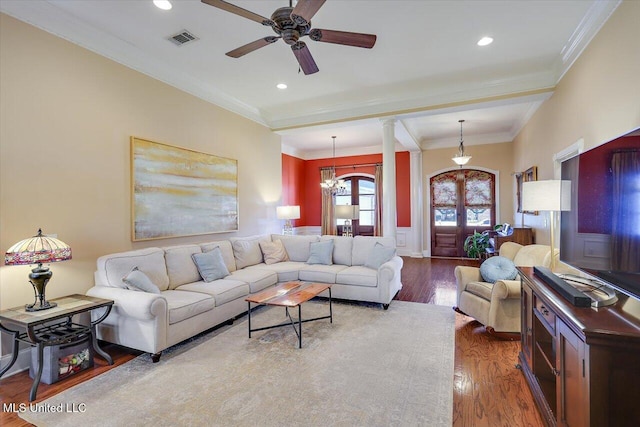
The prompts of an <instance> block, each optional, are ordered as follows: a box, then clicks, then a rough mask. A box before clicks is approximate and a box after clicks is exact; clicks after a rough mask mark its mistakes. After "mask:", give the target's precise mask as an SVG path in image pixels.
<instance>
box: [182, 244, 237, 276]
mask: <svg viewBox="0 0 640 427" xmlns="http://www.w3.org/2000/svg"><path fill="white" fill-rule="evenodd" d="M191 259H193V262H194V263H195V264H196V267H198V272H199V273H200V276H201V277H202V280H204V281H205V282H213V281H214V280H218V279H223V278H225V277H227V276H228V275H229V269H227V265H226V264H225V263H224V259H223V258H222V252H221V251H220V248H214V249H213V250H212V251H209V252H204V253H201V254H192V255H191Z"/></svg>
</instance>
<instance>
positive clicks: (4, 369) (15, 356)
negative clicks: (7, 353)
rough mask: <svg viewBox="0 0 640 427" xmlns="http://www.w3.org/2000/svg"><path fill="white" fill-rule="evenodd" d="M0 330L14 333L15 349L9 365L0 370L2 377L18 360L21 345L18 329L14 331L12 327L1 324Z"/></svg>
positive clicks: (0, 376)
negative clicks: (19, 343)
mask: <svg viewBox="0 0 640 427" xmlns="http://www.w3.org/2000/svg"><path fill="white" fill-rule="evenodd" d="M0 330H2V331H4V332H6V333H8V334H11V335H13V350H12V351H11V360H10V361H9V364H8V365H7V366H5V367H4V368H2V370H1V371H0V378H2V376H3V375H4V374H5V373H6V372H7V371H8V370H9V369H11V367H12V366H13V364H14V363H16V360H18V350H19V345H18V331H12V330H11V329H7V328H5V327H4V326H2V325H1V324H0Z"/></svg>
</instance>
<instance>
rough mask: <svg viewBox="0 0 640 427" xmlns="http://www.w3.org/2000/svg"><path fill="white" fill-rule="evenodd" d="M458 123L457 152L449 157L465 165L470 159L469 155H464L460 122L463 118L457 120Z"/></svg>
mask: <svg viewBox="0 0 640 427" xmlns="http://www.w3.org/2000/svg"><path fill="white" fill-rule="evenodd" d="M458 122H459V123H460V146H459V147H458V154H457V155H455V156H454V157H452V158H451V160H453V161H454V162H455V163H456V164H457V165H460V167H462V165H466V164H467V163H468V162H469V160H471V156H465V155H464V141H463V140H462V123H464V120H458Z"/></svg>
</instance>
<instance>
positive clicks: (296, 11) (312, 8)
mask: <svg viewBox="0 0 640 427" xmlns="http://www.w3.org/2000/svg"><path fill="white" fill-rule="evenodd" d="M325 1H326V0H298V4H296V7H294V8H293V10H292V11H291V19H292V20H293V22H295V23H296V24H298V25H300V26H304V25H307V24H308V23H309V21H311V18H313V15H315V14H316V12H317V11H318V9H320V8H321V7H322V5H323V4H324V2H325Z"/></svg>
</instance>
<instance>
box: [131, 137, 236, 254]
mask: <svg viewBox="0 0 640 427" xmlns="http://www.w3.org/2000/svg"><path fill="white" fill-rule="evenodd" d="M131 209H132V215H131V216H132V232H131V234H132V236H131V237H132V240H133V241H141V240H152V239H164V238H170V237H178V236H194V235H200V234H211V233H225V232H230V231H237V230H238V161H237V160H233V159H227V158H224V157H218V156H214V155H211V154H206V153H200V152H197V151H194V150H188V149H184V148H179V147H174V146H171V145H166V144H161V143H158V142H153V141H149V140H146V139H141V138H136V137H133V136H132V137H131Z"/></svg>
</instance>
